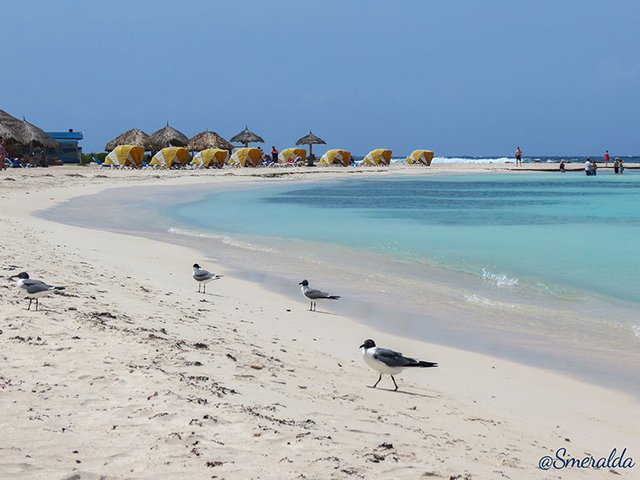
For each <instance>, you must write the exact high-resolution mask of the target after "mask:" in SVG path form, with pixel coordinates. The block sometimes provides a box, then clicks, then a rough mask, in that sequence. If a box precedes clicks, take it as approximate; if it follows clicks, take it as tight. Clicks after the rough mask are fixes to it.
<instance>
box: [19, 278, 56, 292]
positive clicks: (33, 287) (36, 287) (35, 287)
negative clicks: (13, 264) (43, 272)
mask: <svg viewBox="0 0 640 480" xmlns="http://www.w3.org/2000/svg"><path fill="white" fill-rule="evenodd" d="M22 288H23V289H24V290H26V292H27V293H30V294H34V293H40V292H46V291H47V290H53V289H54V287H52V286H51V285H47V284H46V283H44V282H40V281H38V280H34V281H31V282H28V283H27V282H25V283H23V284H22Z"/></svg>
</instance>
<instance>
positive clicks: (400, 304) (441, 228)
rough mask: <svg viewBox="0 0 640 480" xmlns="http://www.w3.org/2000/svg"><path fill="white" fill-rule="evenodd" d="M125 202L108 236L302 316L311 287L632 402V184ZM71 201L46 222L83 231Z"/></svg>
mask: <svg viewBox="0 0 640 480" xmlns="http://www.w3.org/2000/svg"><path fill="white" fill-rule="evenodd" d="M122 192H123V194H122V195H120V194H118V195H114V194H113V193H106V194H105V197H106V196H108V198H109V201H107V202H105V201H104V198H105V197H100V196H98V198H97V200H95V202H99V203H101V205H102V207H101V208H102V210H101V212H102V214H101V216H100V222H101V226H102V227H103V228H105V227H106V228H109V229H113V230H119V231H133V233H136V234H143V235H149V236H153V237H158V238H161V239H164V240H169V241H172V242H177V243H184V244H187V245H190V246H193V247H195V248H198V249H200V250H201V251H202V252H203V254H204V255H205V259H206V257H210V258H212V259H215V260H216V261H218V262H220V263H222V264H225V265H227V266H228V267H230V268H234V269H236V270H237V272H238V274H244V275H246V276H248V277H250V278H253V279H256V280H258V281H263V282H265V283H267V284H268V286H270V287H271V288H273V289H275V290H278V291H281V292H284V293H291V295H292V299H296V301H299V302H300V303H301V306H302V305H304V303H303V300H302V299H301V298H299V297H298V296H299V293H298V291H297V289H298V287H297V283H298V282H299V281H300V280H302V279H303V278H307V279H308V280H309V281H310V283H311V285H312V286H318V287H320V288H323V289H326V290H330V291H331V292H332V293H337V294H340V295H342V297H343V298H342V299H341V300H340V301H339V302H335V303H333V304H331V306H327V307H326V308H328V309H330V310H332V311H336V312H340V313H345V314H350V315H353V316H356V317H358V318H360V319H362V320H363V321H364V322H367V323H370V324H372V325H374V326H376V327H377V328H380V329H382V330H384V331H389V332H391V333H395V334H401V335H407V336H412V337H417V338H421V339H423V340H427V341H435V342H439V343H443V344H448V345H453V346H457V347H462V348H466V349H472V350H477V351H482V352H487V353H491V354H497V355H500V356H505V357H508V358H514V359H517V360H520V361H525V362H527V363H531V364H534V365H538V366H543V367H549V368H553V369H557V370H561V371H564V372H567V373H570V374H575V375H577V376H579V377H581V378H585V379H588V380H591V381H596V382H598V383H606V384H608V385H611V386H615V387H618V388H621V389H625V390H631V391H633V392H634V393H638V390H639V389H638V387H639V386H640V381H639V380H640V320H639V319H638V314H637V313H636V312H637V311H638V307H640V300H639V298H638V295H637V293H636V288H637V287H636V284H637V281H638V278H639V274H640V250H638V249H637V248H635V240H636V239H638V238H640V175H638V174H635V173H634V172H630V171H629V172H628V173H625V175H613V174H610V173H609V172H606V173H604V174H601V175H598V176H597V177H586V176H583V175H579V174H565V175H562V174H559V173H557V172H553V173H540V174H538V173H532V174H524V175H520V174H517V175H514V174H496V173H491V174H472V175H447V176H444V175H439V176H437V177H436V176H423V177H417V176H410V177H406V176H404V177H393V178H392V177H368V178H353V176H349V178H345V179H340V180H337V181H336V180H324V181H316V182H309V183H300V182H290V183H289V182H276V183H269V184H266V182H257V183H256V184H254V185H252V186H250V187H246V186H245V187H243V188H241V189H236V190H228V189H225V190H224V191H222V190H217V189H215V187H206V186H203V187H191V188H189V189H184V188H182V189H180V188H175V189H157V188H156V189H155V190H154V191H153V192H151V193H150V192H149V191H148V190H145V189H127V190H122ZM132 195H133V197H132ZM120 203H122V204H124V205H127V206H130V205H136V208H135V209H131V208H125V209H123V208H122V205H120ZM79 205H80V202H79V201H76V202H75V203H74V202H72V204H71V205H67V206H63V207H61V209H60V210H59V211H58V213H57V214H56V213H50V215H52V216H53V217H56V216H57V217H58V218H56V219H58V220H60V219H61V218H63V217H64V218H66V220H65V221H67V222H68V223H76V224H85V225H86V224H88V225H91V224H92V223H93V222H94V221H95V220H92V218H93V217H95V214H94V212H95V209H94V208H91V204H90V203H88V202H87V201H86V200H84V201H83V205H85V206H87V207H88V209H87V210H86V212H87V213H86V217H85V218H84V219H83V218H82V214H81V212H82V208H81V207H80V206H79ZM106 205H110V207H109V208H106ZM123 211H126V212H127V213H126V214H124V215H123ZM109 212H111V213H109ZM70 216H75V218H76V220H74V221H71V222H69V218H70ZM134 225H135V227H134ZM203 262H205V260H203ZM188 263H189V264H190V263H191V262H190V261H189V262H188ZM293 295H295V296H293ZM302 308H304V307H302ZM359 340H361V339H354V341H356V342H357V341H359Z"/></svg>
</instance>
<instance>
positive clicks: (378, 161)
mask: <svg viewBox="0 0 640 480" xmlns="http://www.w3.org/2000/svg"><path fill="white" fill-rule="evenodd" d="M392 154H393V153H392V152H391V150H387V149H385V148H376V149H375V150H371V151H370V152H369V153H367V155H366V156H365V157H364V159H363V160H362V165H389V163H391V155H392Z"/></svg>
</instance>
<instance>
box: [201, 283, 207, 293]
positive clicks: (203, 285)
mask: <svg viewBox="0 0 640 480" xmlns="http://www.w3.org/2000/svg"><path fill="white" fill-rule="evenodd" d="M202 293H207V284H206V283H203V284H202Z"/></svg>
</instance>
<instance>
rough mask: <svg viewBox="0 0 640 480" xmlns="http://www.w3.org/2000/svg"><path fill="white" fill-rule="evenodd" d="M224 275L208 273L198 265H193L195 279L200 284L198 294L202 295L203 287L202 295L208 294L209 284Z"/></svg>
mask: <svg viewBox="0 0 640 480" xmlns="http://www.w3.org/2000/svg"><path fill="white" fill-rule="evenodd" d="M222 277H223V275H216V274H215V273H211V272H208V271H207V270H205V269H204V268H200V265H198V264H197V263H194V264H193V279H194V280H195V281H196V282H198V293H200V287H202V293H207V285H206V284H207V283H209V282H211V281H212V280H219V279H221V278H222Z"/></svg>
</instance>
